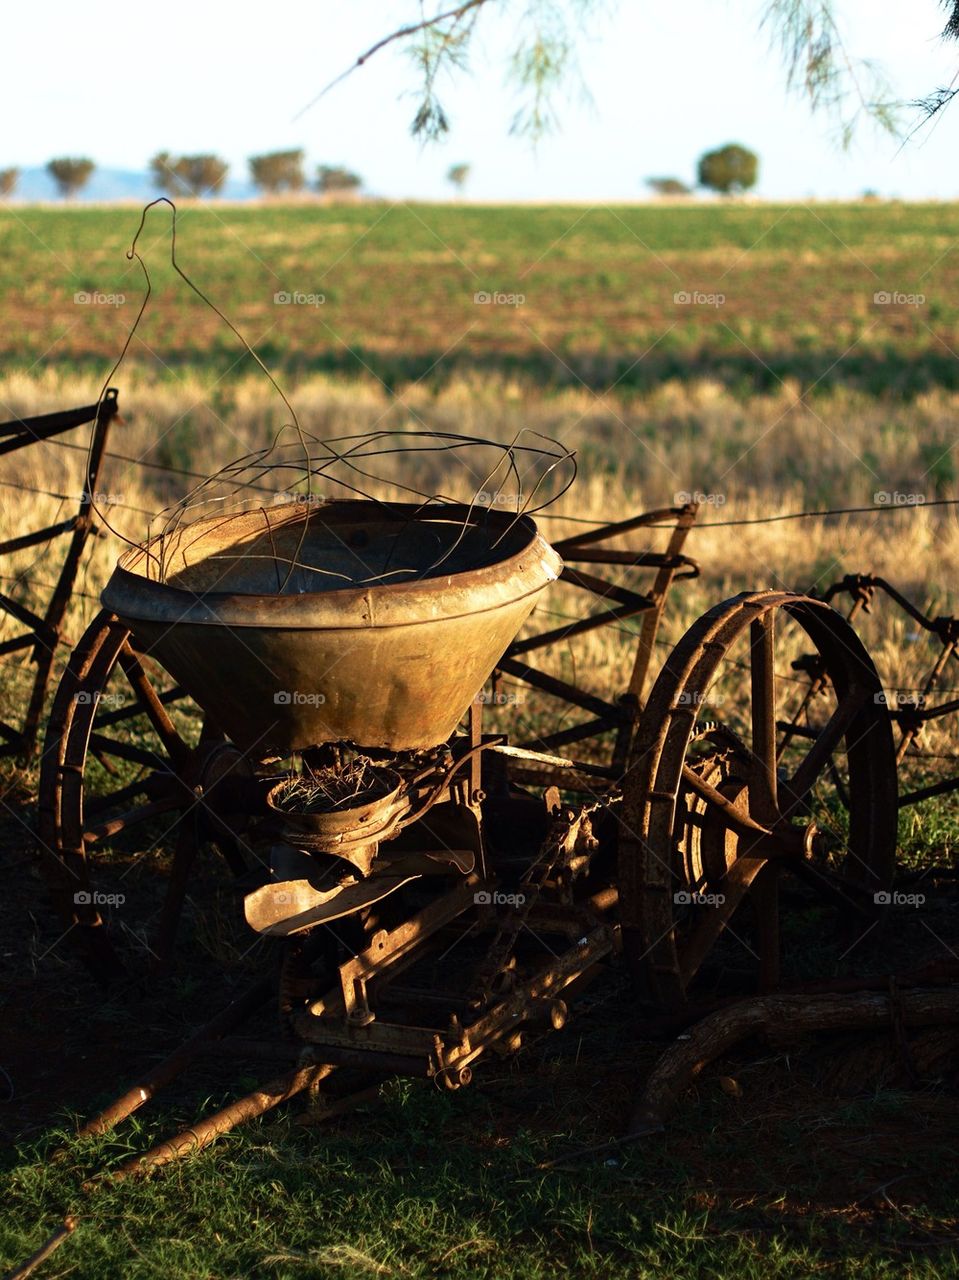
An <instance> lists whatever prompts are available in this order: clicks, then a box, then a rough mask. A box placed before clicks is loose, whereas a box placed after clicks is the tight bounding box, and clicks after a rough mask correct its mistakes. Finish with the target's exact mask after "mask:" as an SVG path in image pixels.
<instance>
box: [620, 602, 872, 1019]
mask: <svg viewBox="0 0 959 1280" xmlns="http://www.w3.org/2000/svg"><path fill="white" fill-rule="evenodd" d="M782 619H788V620H790V621H792V622H794V623H796V624H798V626H799V628H801V630H802V632H803V633H804V634H805V637H807V638H808V639H810V640H812V642H813V643H814V644H815V646H816V648H817V651H818V653H819V654H820V655H821V656H822V659H823V662H824V665H825V668H826V670H827V671H828V674H829V677H830V680H831V682H832V686H833V688H834V690H835V699H836V707H835V709H834V711H833V713H832V714H831V715H830V716H829V718H828V719H827V720H826V722H825V723H824V725H823V726H822V728H821V730H820V733H819V735H818V737H816V738H814V739H813V740H812V742H811V745H809V741H808V740H807V742H806V746H807V749H806V750H805V751H799V752H798V753H797V750H796V747H795V741H801V740H794V744H793V746H792V747H791V749H790V756H789V759H788V760H784V758H783V757H782V755H781V753H780V742H781V741H782V734H781V732H778V731H777V730H778V726H779V717H778V715H777V713H776V698H777V677H776V674H775V670H776V657H775V654H776V632H777V622H778V621H781V620H782ZM744 640H746V641H748V663H747V664H744V665H747V666H748V668H749V675H748V680H749V684H750V699H749V703H750V717H749V720H750V723H749V739H748V741H747V742H746V743H742V742H741V741H740V754H741V756H742V755H743V753H744V759H745V764H744V768H745V770H746V771H747V773H748V792H747V798H746V801H745V806H744V803H743V801H740V802H739V805H738V807H739V809H740V810H742V809H743V808H744V807H745V810H746V813H747V815H748V819H749V821H750V822H751V823H752V824H753V826H754V827H759V828H761V829H762V830H763V831H764V832H765V833H766V834H765V835H760V834H759V833H758V832H757V831H756V830H754V829H752V830H746V829H742V828H741V829H740V830H739V832H738V845H739V847H738V849H737V856H736V858H735V860H734V862H733V865H732V866H731V867H730V869H729V871H728V872H727V875H726V876H725V877H724V878H723V879H722V880H721V881H719V882H717V883H714V884H713V885H712V888H713V890H714V891H715V893H722V894H723V895H724V897H725V901H724V902H723V903H722V904H710V903H705V904H703V905H704V907H705V910H704V912H703V913H702V914H701V918H700V920H699V923H698V924H697V926H696V928H695V930H693V931H690V930H688V929H687V930H685V931H684V930H682V929H680V928H679V927H678V926H679V922H678V920H677V912H676V906H677V903H676V901H675V900H674V895H675V894H676V893H677V891H678V892H683V882H682V878H681V873H680V867H679V865H678V861H679V858H680V857H681V854H682V850H681V849H678V848H677V814H678V806H679V804H680V801H681V797H682V795H683V789H684V787H685V788H686V789H687V790H688V789H690V788H691V789H692V790H694V791H695V792H697V794H698V795H699V797H700V799H701V800H702V802H703V803H704V805H705V806H706V809H707V810H708V811H710V814H711V817H712V819H713V820H714V822H715V821H716V820H717V819H718V820H719V822H720V823H721V824H722V825H725V826H727V827H728V826H729V824H730V822H731V821H734V820H735V819H736V814H735V813H731V812H730V810H729V809H722V808H721V807H720V805H719V803H718V800H717V797H716V795H715V794H710V788H709V784H708V782H706V781H705V780H704V779H700V780H698V781H697V780H696V778H695V777H693V776H692V774H694V773H695V770H691V769H690V765H689V758H690V744H691V741H692V740H693V737H694V727H695V726H696V724H697V721H698V720H699V719H700V716H701V712H702V710H703V708H704V706H705V707H708V706H709V705H710V690H711V689H712V687H713V685H714V682H715V681H716V678H717V674H718V672H719V671H720V669H721V667H722V665H723V663H724V662H725V661H728V658H729V653H730V650H731V649H733V648H734V646H735V644H736V642H737V641H739V642H741V643H742V642H743V641H744ZM744 678H746V677H744ZM877 695H881V683H880V681H879V677H878V675H877V673H876V670H875V667H874V666H873V664H872V662H871V660H870V659H869V656H868V654H867V653H866V651H865V649H864V648H863V646H862V643H861V642H860V641H859V639H858V637H857V636H856V635H855V633H854V632H853V630H852V628H851V627H849V626H848V624H847V623H846V622H845V621H844V620H843V619H842V618H841V616H840V615H839V614H837V613H835V612H834V611H833V610H832V609H830V608H829V607H828V606H826V605H824V604H822V603H821V602H818V601H815V600H811V599H808V598H806V597H801V596H795V595H792V594H789V593H785V592H782V593H779V592H775V593H774V592H765V593H759V594H756V593H744V594H743V595H741V596H737V597H734V598H733V599H732V600H728V601H725V602H723V603H722V604H720V605H717V606H716V607H715V608H713V609H711V610H710V611H709V612H708V613H706V614H704V615H703V617H702V618H700V619H699V621H698V622H696V623H695V624H694V625H693V626H692V627H691V628H690V629H689V631H687V633H686V635H685V636H684V637H683V639H682V640H681V641H680V642H679V644H678V645H677V646H676V648H675V649H674V650H673V652H672V653H671V654H670V656H669V658H668V659H667V662H666V663H665V665H664V667H663V670H662V672H661V673H660V676H659V678H658V680H657V682H656V684H655V686H654V688H653V690H652V692H651V694H650V698H649V701H648V703H647V705H646V708H645V710H644V713H643V717H642V720H641V723H640V727H639V731H638V734H637V743H636V751H635V761H636V763H635V764H634V766H633V768H632V769H631V770H630V772H629V774H628V775H627V777H626V779H625V782H624V788H623V806H622V817H621V830H620V841H619V843H620V853H619V881H620V892H621V898H622V920H623V928H624V935H625V942H626V947H627V951H628V953H629V954H630V957H631V960H632V963H633V967H634V970H635V971H636V973H637V977H638V979H639V982H640V989H641V992H642V993H643V998H644V999H645V1000H646V1001H647V1002H648V1003H650V1004H651V1005H653V1006H655V1007H659V1008H662V1007H674V1006H676V1005H680V1004H682V1003H683V1002H684V1000H685V999H686V992H687V989H688V986H689V983H690V982H691V980H692V978H693V977H694V976H695V974H696V972H697V971H698V969H699V967H700V966H701V964H702V963H703V960H704V959H705V957H706V955H707V954H708V952H709V950H710V949H711V946H712V945H713V944H714V943H715V941H716V940H717V939H718V937H719V935H720V934H721V933H722V932H723V930H724V929H725V928H726V927H728V923H729V919H730V918H731V916H732V914H733V913H734V911H735V909H736V907H737V906H738V905H739V903H740V902H742V901H743V900H744V899H745V897H746V896H747V895H750V894H751V895H752V896H753V897H754V901H756V902H757V904H758V906H759V908H760V911H761V913H762V912H764V913H765V914H764V915H761V919H760V924H761V928H760V931H759V932H760V938H761V940H762V935H763V932H764V931H765V933H766V934H767V936H766V937H765V941H764V950H765V952H767V953H768V954H766V955H764V956H763V957H762V961H763V967H764V969H765V973H764V978H765V985H767V986H768V985H774V981H775V972H774V971H775V961H774V956H773V954H772V953H773V951H774V950H777V949H778V939H777V937H776V936H775V935H776V933H777V929H776V919H775V912H776V908H775V902H774V900H773V899H774V897H775V880H776V877H777V874H778V869H779V868H780V867H782V866H785V867H787V868H789V869H794V870H797V871H799V872H801V873H802V874H803V875H804V877H806V878H807V879H810V880H811V881H812V882H814V883H817V884H818V887H820V888H821V889H822V890H823V891H824V892H825V893H826V894H828V895H829V896H830V897H831V898H832V899H833V900H842V899H843V898H845V900H846V906H847V907H848V908H850V909H852V908H853V907H854V906H857V905H859V904H860V902H861V901H862V900H865V901H866V902H868V900H869V898H871V896H872V895H873V894H875V893H877V892H879V891H881V890H882V889H884V888H886V887H888V884H889V882H890V881H891V877H892V871H893V865H894V860H895V835H896V821H895V818H896V799H895V796H896V771H895V757H894V750H893V742H892V732H891V727H890V722H889V718H888V713H887V712H886V709H885V707H884V705H883V703H882V699H881V696H879V697H877ZM734 736H735V735H734ZM840 754H842V755H843V757H844V760H845V767H846V768H847V772H848V787H849V802H850V808H849V829H848V836H847V837H846V838H845V840H844V844H845V848H844V850H843V853H844V856H845V866H844V868H843V871H844V877H843V878H842V879H841V878H840V877H837V876H835V875H834V874H830V873H827V872H825V871H823V870H822V869H820V868H817V867H816V865H815V863H814V861H813V858H814V856H816V855H817V854H819V853H820V852H821V849H822V847H823V845H825V844H828V843H829V841H830V839H831V836H830V833H829V832H826V833H825V834H824V833H823V832H822V830H820V831H819V832H818V834H817V833H816V831H815V829H814V828H812V827H811V825H810V823H809V822H808V820H806V819H808V815H807V814H806V812H805V811H806V809H807V808H809V806H810V797H812V796H813V795H814V793H815V789H816V786H817V784H818V782H819V780H820V779H821V777H822V776H823V775H824V772H825V771H826V770H827V768H828V767H829V766H830V765H831V764H832V762H834V760H835V759H836V757H837V756H838V755H840ZM797 757H798V763H796V761H797ZM741 763H742V761H741ZM713 790H715V789H713ZM726 799H727V801H728V797H727V798H726ZM732 808H734V809H735V808H736V806H735V805H733V806H732ZM740 816H742V815H740ZM800 824H802V825H800ZM827 837H828V838H827ZM764 922H765V923H764Z"/></svg>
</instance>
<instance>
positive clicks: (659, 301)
mask: <svg viewBox="0 0 959 1280" xmlns="http://www.w3.org/2000/svg"><path fill="white" fill-rule="evenodd" d="M138 220H139V211H138V210H136V209H134V208H112V209H66V210H58V209H49V208H22V209H13V208H8V209H7V210H6V211H3V212H0V263H2V266H0V297H2V298H3V299H4V300H5V301H6V304H7V305H8V306H10V307H12V308H15V309H16V313H17V323H16V325H15V326H8V327H5V329H4V332H3V334H2V335H0V358H3V359H4V360H6V361H8V362H10V361H13V362H16V363H18V364H25V365H30V364H32V363H33V362H34V361H35V360H37V359H40V358H43V360H44V362H45V363H46V364H48V365H50V364H56V365H60V366H65V367H67V368H70V367H75V368H77V369H83V370H88V369H89V368H91V367H97V368H99V367H101V366H102V364H103V361H104V360H105V359H106V358H107V356H108V355H109V353H111V352H116V351H118V350H119V347H120V345H121V343H122V340H123V336H124V333H125V330H126V329H127V328H128V327H129V325H130V324H131V323H132V320H133V317H134V315H135V312H136V306H137V305H138V302H139V299H140V297H141V296H142V285H143V280H142V276H141V273H140V270H139V267H138V266H137V265H136V264H135V263H130V262H128V261H127V260H126V258H125V252H126V249H127V248H128V246H129V244H130V241H131V240H132V236H133V233H134V231H135V229H136V226H137V223H138ZM955 224H956V209H955V207H954V206H951V205H900V204H890V205H825V204H823V205H820V204H813V205H810V206H808V207H807V206H802V205H797V206H778V205H726V206H719V207H708V206H693V207H690V208H679V209H677V208H674V207H671V208H659V207H655V206H639V207H629V206H622V207H610V208H607V207H599V208H589V207H563V206H551V207H548V208H520V207H516V208H510V207H503V208H484V207H472V208H471V207H469V206H449V205H406V204H389V203H385V202H384V203H382V204H381V203H372V204H360V205H355V206H348V205H347V206H336V207H312V206H289V207H282V206H280V207H275V206H264V207H260V208H252V209H249V208H235V207H224V208H217V207H216V206H215V205H214V204H211V205H209V206H206V205H204V206H188V207H186V208H184V210H183V211H182V212H181V215H180V223H179V261H180V263H181V265H182V266H183V268H184V269H185V270H186V271H187V272H188V273H189V274H190V275H192V277H193V278H194V279H195V281H196V282H197V283H198V284H199V285H200V287H201V288H202V289H204V290H205V291H206V292H207V293H208V294H209V295H210V297H211V298H212V299H214V300H215V301H216V302H217V303H218V305H220V306H221V307H222V308H223V309H224V310H225V311H226V313H227V314H228V315H229V316H230V317H231V318H232V319H233V320H234V321H235V322H236V323H237V324H238V325H239V326H240V328H241V329H242V330H243V332H244V333H245V334H246V335H247V336H248V337H249V338H250V340H251V341H252V342H253V343H254V345H255V346H256V347H257V350H258V351H259V352H260V353H261V355H262V356H263V357H264V358H265V359H266V360H267V361H268V362H269V363H271V364H272V365H273V366H274V367H276V368H278V369H280V370H281V371H284V372H286V373H303V372H317V371H319V372H334V373H345V374H347V375H349V376H351V377H357V376H365V375H366V374H368V373H369V372H370V371H372V372H373V373H374V374H375V375H376V376H377V377H378V378H381V379H382V380H383V381H384V382H385V383H386V384H387V385H389V386H395V385H396V384H397V383H399V382H403V381H408V380H411V379H416V378H424V379H425V380H426V381H427V382H428V383H429V384H430V385H441V384H442V383H444V382H445V381H446V380H447V379H448V378H449V377H450V376H452V375H453V374H454V373H461V372H462V371H463V370H464V369H472V368H477V369H479V370H482V371H485V372H489V371H490V370H491V369H495V370H497V371H502V372H504V373H506V374H507V375H510V374H517V375H519V374H522V375H527V376H533V377H536V378H537V379H539V380H540V381H542V382H545V383H547V384H549V385H554V386H562V385H567V384H573V385H577V384H578V382H579V381H580V380H581V381H583V382H585V383H586V384H587V385H589V386H591V387H593V388H595V389H597V390H599V389H603V390H605V389H606V387H608V386H609V384H610V383H611V382H614V381H615V382H617V384H618V386H619V389H620V391H621V392H626V393H628V392H630V391H641V390H644V389H648V388H649V387H652V386H655V385H657V384H658V383H659V382H661V381H663V380H664V379H667V378H670V377H686V376H691V375H695V374H705V375H708V376H710V377H713V378H715V379H717V380H718V381H720V382H722V383H724V384H725V385H726V386H728V387H729V388H731V389H732V390H734V391H735V392H736V393H737V394H738V395H740V396H744V395H747V394H749V393H751V392H754V391H757V390H768V389H771V388H774V387H776V386H777V385H778V380H779V379H780V378H790V377H791V378H796V379H798V380H799V382H800V383H801V384H802V385H803V386H805V387H807V388H810V389H812V388H815V390H816V391H817V392H818V393H819V394H822V393H824V392H825V391H827V390H828V389H829V388H831V387H834V386H836V385H838V384H845V385H850V386H854V387H857V388H861V389H865V390H867V391H869V392H871V393H881V394H886V393H890V392H893V393H896V394H902V393H907V394H915V393H917V392H921V391H923V390H926V389H928V388H930V387H935V386H938V387H942V386H947V387H950V388H956V387H957V386H959V362H957V360H956V358H955V354H954V352H955V351H956V349H957V347H959V289H957V283H959V259H957V257H956V255H955V254H953V253H952V252H951V246H952V243H953V236H954V233H955ZM168 228H169V217H168V211H167V210H166V209H165V208H159V209H156V210H154V211H153V212H151V214H150V216H149V220H148V223H147V228H146V231H145V233H144V235H143V237H142V238H141V242H140V248H141V250H142V251H143V252H144V255H145V257H146V260H147V262H148V265H149V268H150V272H151V275H152V276H153V277H154V282H155V285H156V289H157V292H156V293H155V295H154V298H153V300H152V301H151V309H150V314H149V317H148V320H147V321H145V322H144V327H143V330H142V337H143V338H144V340H145V342H146V344H147V345H146V346H140V344H139V343H137V344H135V347H134V350H133V352H132V355H133V356H134V357H137V358H140V359H143V360H145V361H146V362H147V363H151V362H152V363H154V364H155V365H156V367H157V369H160V370H163V369H165V370H167V371H174V370H175V371H178V372H181V371H182V370H183V368H184V367H188V368H189V367H195V366H198V365H204V366H207V367H215V368H217V369H218V370H220V371H221V372H223V371H226V370H227V369H232V368H233V367H234V362H235V361H236V360H237V359H238V357H239V356H240V348H238V346H237V343H236V340H235V338H234V337H233V335H232V334H230V333H229V331H228V330H227V329H225V327H224V326H223V325H222V324H221V322H220V321H219V320H218V319H217V317H216V316H215V315H214V314H213V313H212V312H210V311H208V310H207V309H206V308H205V307H204V306H203V304H202V303H201V301H200V300H199V299H198V298H196V297H195V296H194V295H192V294H191V293H190V292H189V290H188V289H187V287H186V286H185V285H184V284H183V283H182V281H179V280H177V278H176V277H175V276H174V275H173V273H172V271H171V269H170V267H169V262H168V254H169V235H168ZM880 290H885V291H887V292H899V293H902V294H905V295H915V294H921V295H923V296H924V298H925V301H924V303H923V305H921V306H919V307H913V306H909V305H891V306H877V305H875V304H874V302H873V295H874V294H875V293H876V292H877V291H880ZM80 291H86V292H88V293H100V294H107V295H118V294H122V295H123V296H124V297H125V299H126V301H125V303H124V304H123V305H121V306H109V305H100V306H84V307H82V308H81V307H79V306H77V305H75V304H74V301H73V298H74V295H75V294H76V293H78V292H80ZM280 291H286V292H289V293H293V292H297V291H299V292H300V293H303V294H316V295H320V294H322V295H323V297H324V298H325V301H324V302H323V304H322V305H319V306H310V305H287V306H276V305H274V302H273V296H274V294H275V293H277V292H280ZM480 291H489V292H495V291H499V292H502V293H506V294H514V295H517V294H518V295H522V296H523V297H524V299H525V301H524V303H523V305H521V306H510V305H487V306H480V305H476V304H475V303H474V301H473V298H474V294H476V293H477V292H480ZM681 291H685V292H687V293H694V292H697V291H698V292H699V293H702V294H721V295H723V297H724V299H725V301H724V303H723V305H722V306H720V307H714V306H709V305H678V304H677V303H676V302H675V301H674V295H675V294H677V293H678V292H681ZM171 376H172V373H171Z"/></svg>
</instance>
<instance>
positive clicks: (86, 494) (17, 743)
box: [0, 387, 118, 757]
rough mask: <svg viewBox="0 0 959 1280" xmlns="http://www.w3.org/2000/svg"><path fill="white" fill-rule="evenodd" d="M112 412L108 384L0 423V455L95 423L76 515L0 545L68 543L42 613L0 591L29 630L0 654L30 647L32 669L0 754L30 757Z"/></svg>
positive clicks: (1, 732)
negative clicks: (95, 395)
mask: <svg viewBox="0 0 959 1280" xmlns="http://www.w3.org/2000/svg"><path fill="white" fill-rule="evenodd" d="M117 412H118V403H117V391H116V388H114V387H110V388H108V389H107V391H106V393H105V394H104V397H103V399H102V400H100V401H99V402H98V403H97V404H93V405H86V406H85V407H83V408H80V409H67V410H64V411H63V412H60V413H45V414H41V415H39V416H37V417H33V418H15V419H14V420H13V421H12V422H6V423H0V455H3V454H7V453H13V452H15V451H16V450H18V449H23V448H26V447H27V446H29V445H31V444H38V443H41V442H42V441H45V440H52V439H54V438H55V437H56V436H59V435H62V434H63V433H64V432H66V431H72V430H73V429H74V428H75V427H80V426H83V425H85V424H86V423H88V422H92V423H93V424H94V425H93V436H92V440H91V444H90V455H89V463H88V467H87V475H86V481H85V487H84V490H83V492H82V494H81V496H80V505H79V509H78V510H77V512H76V514H75V515H72V516H70V518H69V519H68V520H61V521H60V522H59V523H58V524H53V525H49V526H47V527H46V528H43V529H37V530H35V531H33V532H32V533H25V534H21V535H20V536H19V537H16V538H9V539H8V540H7V541H6V542H3V543H0V557H2V556H5V555H12V554H13V553H14V552H16V551H23V550H25V549H26V548H28V547H38V546H43V545H44V544H45V543H49V542H53V541H55V540H56V539H57V538H59V537H63V536H65V535H67V534H69V535H70V543H69V546H68V547H67V553H66V556H65V557H64V561H63V564H62V566H61V568H60V573H59V576H58V578H57V582H56V585H55V587H54V589H53V593H52V595H51V596H50V601H49V603H48V605H47V607H46V610H45V612H44V613H43V615H42V616H41V615H40V614H37V613H34V612H33V610H32V609H28V608H26V606H24V605H22V604H20V603H19V602H18V601H16V600H13V599H12V598H11V597H10V596H8V595H6V594H4V593H2V592H0V609H2V610H3V612H5V613H8V614H10V615H11V617H14V618H16V619H17V621H18V622H22V623H23V624H24V625H25V626H27V627H29V630H28V631H26V632H24V633H23V634H21V635H18V636H13V637H11V638H10V639H8V640H4V641H3V642H2V643H0V656H6V655H7V654H10V653H17V652H19V651H21V650H23V649H28V648H29V649H32V653H31V655H30V656H31V659H32V661H33V662H35V663H36V667H37V671H36V675H35V676H34V679H33V685H32V688H31V691H30V698H29V700H28V703H27V710H26V714H25V716H24V720H23V724H22V726H20V727H19V728H18V727H17V726H16V725H14V724H10V723H7V722H6V721H3V720H0V738H2V739H3V742H4V745H3V746H0V756H12V755H16V756H23V757H30V756H32V755H33V754H34V753H35V751H36V745H37V738H38V736H39V732H40V722H41V719H42V717H43V708H44V703H45V700H46V694H47V688H48V686H49V683H50V676H51V673H52V671H53V664H54V660H55V657H56V651H57V648H58V646H59V645H60V643H61V641H62V639H63V620H64V618H65V617H66V612H67V609H68V608H69V606H70V598H71V596H72V594H73V588H74V585H75V583H76V578H77V571H78V569H79V566H80V560H81V558H82V556H83V552H84V549H85V547H86V543H87V539H88V538H89V537H90V536H91V535H95V534H96V526H95V524H94V521H93V513H94V505H93V500H94V496H95V493H96V489H97V485H98V482H99V478H100V469H101V467H102V464H103V458H104V454H105V451H106V444H107V434H108V431H109V427H110V423H111V422H112V421H113V419H114V418H115V417H116V416H117Z"/></svg>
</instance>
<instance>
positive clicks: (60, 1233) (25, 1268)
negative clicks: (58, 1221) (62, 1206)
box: [3, 1215, 77, 1280]
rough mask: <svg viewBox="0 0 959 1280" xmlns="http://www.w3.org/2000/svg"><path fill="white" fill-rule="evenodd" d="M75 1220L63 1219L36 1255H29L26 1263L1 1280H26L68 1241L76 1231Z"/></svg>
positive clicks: (70, 1217)
mask: <svg viewBox="0 0 959 1280" xmlns="http://www.w3.org/2000/svg"><path fill="white" fill-rule="evenodd" d="M76 1226H77V1220H76V1218H74V1217H73V1216H72V1215H70V1216H68V1217H66V1218H64V1219H63V1223H62V1225H61V1226H60V1227H59V1228H58V1229H57V1230H56V1231H54V1233H53V1235H52V1236H50V1238H49V1240H47V1241H46V1243H45V1244H42V1245H41V1246H40V1248H39V1249H38V1250H37V1251H36V1253H31V1255H30V1257H29V1258H27V1260H26V1262H22V1263H21V1264H20V1266H19V1267H14V1268H13V1270H12V1271H8V1272H7V1274H6V1275H5V1276H4V1278H3V1280H26V1277H27V1276H30V1275H33V1273H34V1271H36V1269H37V1267H39V1265H40V1263H41V1262H46V1260H47V1258H49V1257H50V1255H51V1254H52V1253H54V1252H55V1251H56V1250H57V1249H59V1248H60V1246H61V1245H62V1244H63V1242H64V1240H69V1238H70V1236H72V1235H73V1233H74V1231H75V1230H76Z"/></svg>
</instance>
